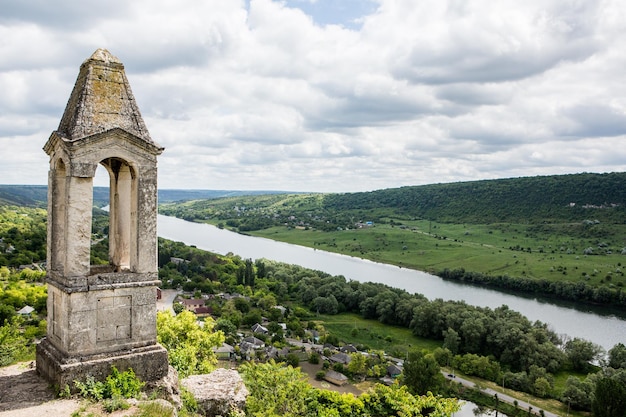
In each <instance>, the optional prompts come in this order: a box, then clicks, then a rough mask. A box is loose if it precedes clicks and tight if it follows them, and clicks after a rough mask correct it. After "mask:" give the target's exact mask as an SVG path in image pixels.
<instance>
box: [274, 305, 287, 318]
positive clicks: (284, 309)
mask: <svg viewBox="0 0 626 417" xmlns="http://www.w3.org/2000/svg"><path fill="white" fill-rule="evenodd" d="M272 308H275V309H276V310H280V313H281V314H282V315H283V316H284V315H285V312H286V311H287V308H286V307H283V306H274V307H272Z"/></svg>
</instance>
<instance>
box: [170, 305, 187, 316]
mask: <svg viewBox="0 0 626 417" xmlns="http://www.w3.org/2000/svg"><path fill="white" fill-rule="evenodd" d="M172 309H173V310H174V313H175V314H180V313H182V312H183V310H184V309H185V306H184V305H183V303H174V304H173V305H172Z"/></svg>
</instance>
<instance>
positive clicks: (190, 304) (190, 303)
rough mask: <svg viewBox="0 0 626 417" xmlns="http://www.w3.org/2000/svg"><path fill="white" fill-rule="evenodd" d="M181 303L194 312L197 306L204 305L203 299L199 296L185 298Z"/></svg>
mask: <svg viewBox="0 0 626 417" xmlns="http://www.w3.org/2000/svg"><path fill="white" fill-rule="evenodd" d="M182 303H183V305H184V306H185V309H186V310H189V311H193V312H195V311H196V309H197V308H200V307H204V303H205V300H203V299H201V298H189V299H187V298H185V299H183V301H182Z"/></svg>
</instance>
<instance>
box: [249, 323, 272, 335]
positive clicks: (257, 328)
mask: <svg viewBox="0 0 626 417" xmlns="http://www.w3.org/2000/svg"><path fill="white" fill-rule="evenodd" d="M252 333H260V334H267V333H268V330H267V328H266V327H263V326H261V325H260V324H259V323H256V324H255V325H254V326H252Z"/></svg>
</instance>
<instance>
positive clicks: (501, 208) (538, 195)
mask: <svg viewBox="0 0 626 417" xmlns="http://www.w3.org/2000/svg"><path fill="white" fill-rule="evenodd" d="M323 207H324V208H326V209H329V210H331V209H332V210H335V211H349V210H355V209H359V210H376V209H385V208H387V209H392V210H393V211H394V212H395V213H396V214H398V215H408V216H414V217H420V218H424V219H430V220H433V221H440V222H451V223H464V222H466V223H499V222H514V223H518V222H535V223H537V222H552V221H568V220H574V221H575V220H579V219H581V218H592V219H598V220H601V221H606V222H612V223H613V222H617V223H624V222H625V221H626V216H625V214H626V173H624V172H621V173H609V174H586V173H585V174H573V175H553V176H541V177H524V178H509V179H499V180H483V181H471V182H457V183H449V184H431V185H423V186H412V187H402V188H392V189H386V190H378V191H372V192H364V193H350V194H329V195H327V196H325V198H324V202H323Z"/></svg>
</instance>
